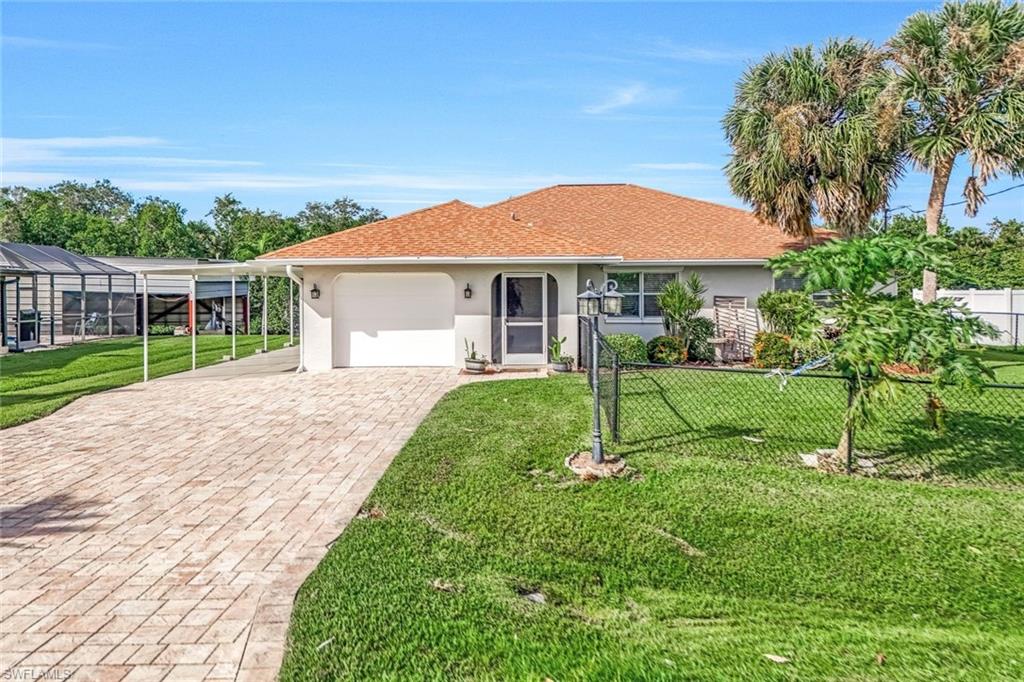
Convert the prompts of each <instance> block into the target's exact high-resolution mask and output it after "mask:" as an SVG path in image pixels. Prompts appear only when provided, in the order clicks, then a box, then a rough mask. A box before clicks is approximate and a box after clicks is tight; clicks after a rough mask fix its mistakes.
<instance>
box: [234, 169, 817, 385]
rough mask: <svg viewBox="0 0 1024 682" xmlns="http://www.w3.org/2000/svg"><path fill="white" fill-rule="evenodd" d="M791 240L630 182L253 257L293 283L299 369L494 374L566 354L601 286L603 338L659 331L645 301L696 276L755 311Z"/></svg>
mask: <svg viewBox="0 0 1024 682" xmlns="http://www.w3.org/2000/svg"><path fill="white" fill-rule="evenodd" d="M797 247H799V244H797V243H794V242H793V241H792V240H791V239H790V238H787V237H784V236H782V235H781V234H780V233H779V232H778V230H777V229H776V228H774V227H772V226H770V225H767V224H764V223H762V222H760V221H758V220H757V219H756V218H754V216H753V215H752V214H750V213H749V212H747V211H743V210H739V209H735V208H730V207H726V206H721V205H717V204H713V203H708V202H705V201H698V200H695V199H688V198H685V197H681V196H677V195H673V194H668V193H666V192H661V191H658V190H653V189H647V188H644V187H638V186H636V185H630V184H607V185H556V186H553V187H547V188H544V189H540V190H537V191H534V192H530V193H527V194H523V195H520V196H516V197H512V198H510V199H508V200H506V201H502V202H499V203H496V204H493V205H490V206H484V207H476V206H471V205H469V204H466V203H463V202H461V201H450V202H448V203H444V204H440V205H437V206H433V207H430V208H425V209H421V210H418V211H413V212H411V213H407V214H404V215H400V216H396V217H394V218H389V219H387V220H382V221H379V222H376V223H371V224H368V225H364V226H361V227H357V228H353V229H350V230H345V231H342V232H337V233H334V234H330V235H327V236H324V237H320V238H317V239H312V240H309V241H306V242H303V243H300V244H296V245H293V246H289V247H286V248H283V249H280V250H278V251H274V252H271V253H268V254H265V255H263V256H261V257H260V258H258V259H257V260H256V261H255V262H254V263H253V264H254V265H256V266H263V267H271V268H274V269H280V268H282V267H286V266H291V269H294V270H298V269H301V273H302V293H301V298H302V318H303V329H302V346H303V352H302V355H303V363H304V365H305V368H306V369H307V370H308V371H325V370H329V369H331V368H332V367H349V366H456V365H461V364H462V358H463V348H464V344H466V343H470V344H474V345H475V347H476V349H477V350H478V351H479V352H483V353H484V354H486V355H487V357H488V358H489V359H491V360H492V362H495V363H500V364H503V365H506V366H513V365H540V364H543V363H545V362H546V361H547V347H548V343H549V340H550V339H551V337H553V336H556V337H559V338H561V337H567V341H566V344H565V346H566V348H568V349H571V350H573V349H576V348H577V320H576V295H577V294H578V293H579V292H581V291H582V290H583V288H584V285H585V282H586V280H587V279H593V280H594V281H595V282H596V283H599V284H600V283H601V282H603V281H604V280H605V279H607V278H610V279H615V280H616V281H617V283H618V285H619V292H620V293H622V294H624V295H625V299H624V310H623V315H622V316H621V317H616V318H612V319H607V320H604V321H603V328H604V330H605V331H606V332H615V331H628V332H635V333H638V334H640V335H641V336H643V337H644V338H645V339H648V338H651V337H654V336H656V335H658V334H660V333H662V322H661V318H660V316H659V312H658V307H657V303H656V300H655V297H656V295H657V293H658V292H659V291H660V290H661V288H662V287H663V286H664V285H665V283H666V282H668V281H669V280H671V279H673V278H677V277H681V276H683V275H684V274H685V275H688V274H689V273H690V272H692V271H696V272H698V273H700V276H701V277H702V278H703V280H704V283H705V284H706V286H707V288H708V293H707V298H706V303H707V306H708V307H709V309H710V308H712V307H715V306H718V307H727V308H748V307H753V306H754V303H755V301H756V299H757V296H758V295H759V294H760V293H761V292H763V291H766V290H770V289H772V288H773V287H774V286H775V282H774V281H773V278H772V276H771V274H770V273H769V272H768V271H767V270H766V269H765V268H764V263H765V261H766V259H767V258H769V257H771V256H774V255H777V254H779V253H782V252H783V251H785V250H786V249H790V248H797Z"/></svg>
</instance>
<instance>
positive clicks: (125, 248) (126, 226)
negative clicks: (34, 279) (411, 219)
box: [0, 180, 385, 260]
mask: <svg viewBox="0 0 1024 682" xmlns="http://www.w3.org/2000/svg"><path fill="white" fill-rule="evenodd" d="M207 215H208V217H209V218H210V219H211V220H210V222H207V221H204V220H186V218H185V210H184V209H183V208H182V207H181V205H180V204H177V203H175V202H173V201H168V200H167V199H161V198H160V197H154V196H149V197H145V198H143V199H141V200H137V199H135V197H133V196H132V195H131V194H129V193H128V192H125V191H123V190H121V189H120V188H118V187H116V186H114V185H113V184H112V183H111V182H110V181H109V180H101V181H98V182H94V183H92V184H86V183H80V182H61V183H58V184H56V185H53V186H52V187H48V188H45V189H31V188H27V187H4V188H2V189H0V239H2V240H3V241H12V242H24V243H28V244H46V245H50V246H59V247H61V248H65V249H68V250H69V251H74V252H75V253H81V254H84V255H86V256H144V257H157V258H217V259H232V260H248V259H251V258H255V257H256V256H259V255H260V254H263V253H266V252H268V251H272V250H274V249H279V248H281V247H284V246H288V245H290V244H295V243H298V242H301V241H305V240H306V239H312V238H314V237H320V236H322V235H325V234H330V233H332V232H338V231H340V230H346V229H348V228H350V227H355V226H357V225H363V224H366V223H369V222H373V221H375V220H381V219H382V218H384V217H385V216H384V214H383V213H381V212H380V211H379V210H377V209H375V208H367V207H364V206H361V205H359V204H358V203H356V202H355V201H352V200H351V199H348V198H341V199H336V200H334V201H331V202H317V201H311V202H309V203H307V204H306V206H305V207H304V208H303V209H302V210H301V211H299V212H298V213H297V214H295V215H294V216H285V215H282V214H280V213H278V212H276V211H263V210H260V209H254V208H248V207H246V206H244V205H243V204H242V202H241V201H239V200H238V199H236V198H235V197H234V196H232V195H231V194H225V195H223V196H220V197H217V198H215V199H214V202H213V208H212V209H211V210H210V212H209V213H208V214H207Z"/></svg>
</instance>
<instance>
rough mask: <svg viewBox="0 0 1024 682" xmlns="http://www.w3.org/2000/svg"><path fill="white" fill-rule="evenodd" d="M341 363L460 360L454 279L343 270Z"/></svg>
mask: <svg viewBox="0 0 1024 682" xmlns="http://www.w3.org/2000/svg"><path fill="white" fill-rule="evenodd" d="M333 313H334V364H335V366H337V367H395V366H401V367H425V366H452V365H454V364H455V329H454V328H455V283H454V282H453V281H452V278H451V277H449V276H448V275H443V274H394V273H386V274H385V273H380V274H377V273H374V274H343V275H341V276H340V277H339V278H338V279H337V282H336V284H335V288H334V311H333Z"/></svg>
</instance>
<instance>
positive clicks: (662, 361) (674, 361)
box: [647, 336, 686, 365]
mask: <svg viewBox="0 0 1024 682" xmlns="http://www.w3.org/2000/svg"><path fill="white" fill-rule="evenodd" d="M647 358H648V359H649V360H650V361H651V362H653V363H654V364H656V365H681V364H683V363H684V362H686V346H684V345H683V340H682V339H680V338H677V337H675V336H655V337H654V338H653V339H651V340H650V341H648V342H647Z"/></svg>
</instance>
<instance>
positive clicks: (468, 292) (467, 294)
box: [462, 282, 473, 298]
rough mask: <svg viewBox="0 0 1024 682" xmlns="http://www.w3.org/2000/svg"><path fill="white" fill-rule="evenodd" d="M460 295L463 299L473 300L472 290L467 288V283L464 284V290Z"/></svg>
mask: <svg viewBox="0 0 1024 682" xmlns="http://www.w3.org/2000/svg"><path fill="white" fill-rule="evenodd" d="M462 295H463V296H464V297H465V298H473V290H472V289H471V288H470V287H469V282H466V288H465V289H463V290H462Z"/></svg>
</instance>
